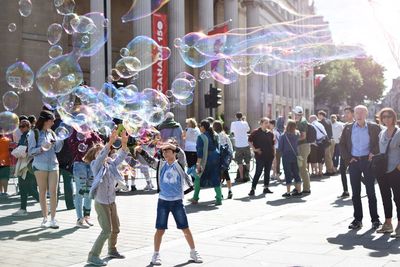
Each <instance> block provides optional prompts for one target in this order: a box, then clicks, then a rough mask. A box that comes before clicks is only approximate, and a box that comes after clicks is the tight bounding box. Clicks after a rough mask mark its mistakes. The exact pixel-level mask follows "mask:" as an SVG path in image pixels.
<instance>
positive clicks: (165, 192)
mask: <svg viewBox="0 0 400 267" xmlns="http://www.w3.org/2000/svg"><path fill="white" fill-rule="evenodd" d="M161 151H162V156H163V158H164V159H160V160H158V159H155V158H154V157H152V156H150V155H149V154H148V153H147V152H146V151H145V150H143V149H142V148H141V147H140V146H137V147H136V148H135V152H136V153H135V154H136V155H138V154H139V155H140V156H141V157H142V158H143V159H144V160H145V161H146V162H147V163H148V164H149V166H150V167H152V168H154V169H156V170H157V179H156V181H157V192H158V193H159V197H158V204H157V219H156V229H157V231H156V233H155V235H154V254H153V257H152V259H151V263H152V264H153V265H161V259H160V253H159V251H160V246H161V240H162V236H163V235H164V232H165V229H168V215H169V213H170V212H171V213H172V215H173V216H174V219H175V222H176V226H177V228H178V229H181V230H182V231H183V233H184V235H185V238H186V241H187V242H188V244H189V246H190V249H191V250H190V258H191V259H192V260H193V261H194V262H196V263H201V262H203V260H202V258H201V256H200V255H199V253H198V252H197V251H196V249H195V246H194V241H193V236H192V233H191V231H190V229H189V224H188V220H187V216H186V211H185V207H184V206H183V197H184V193H185V192H188V191H191V190H192V189H193V185H192V180H191V178H190V177H189V176H188V175H187V174H186V173H185V170H184V167H185V166H186V158H185V153H184V152H183V151H182V149H180V148H178V147H176V146H174V145H172V144H166V145H164V146H162V147H161ZM177 158H178V160H177Z"/></svg>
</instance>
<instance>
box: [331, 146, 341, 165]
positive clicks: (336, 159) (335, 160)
mask: <svg viewBox="0 0 400 267" xmlns="http://www.w3.org/2000/svg"><path fill="white" fill-rule="evenodd" d="M339 156H340V148H339V144H335V150H334V152H333V158H332V160H333V166H334V167H335V168H337V167H338V166H339Z"/></svg>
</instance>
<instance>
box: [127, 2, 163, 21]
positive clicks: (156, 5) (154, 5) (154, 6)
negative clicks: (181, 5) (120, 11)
mask: <svg viewBox="0 0 400 267" xmlns="http://www.w3.org/2000/svg"><path fill="white" fill-rule="evenodd" d="M149 1H151V11H150V13H143V12H142V11H141V10H140V8H138V7H139V6H141V5H144V4H145V3H143V2H149ZM168 2H169V0H134V1H133V3H132V5H131V8H130V9H129V11H128V12H127V13H126V14H125V15H123V16H122V18H121V19H122V22H123V23H125V22H128V21H133V20H138V19H141V18H144V17H147V16H150V15H152V14H154V13H155V12H157V11H158V10H159V9H160V8H162V7H163V6H164V5H165V4H167V3H168Z"/></svg>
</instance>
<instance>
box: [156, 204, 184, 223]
mask: <svg viewBox="0 0 400 267" xmlns="http://www.w3.org/2000/svg"><path fill="white" fill-rule="evenodd" d="M170 212H171V213H172V215H173V216H174V219H175V222H176V227H177V228H178V229H186V228H189V223H188V220H187V216H186V210H185V206H183V201H182V199H180V200H173V201H168V200H163V199H158V204H157V219H156V229H161V230H165V229H168V215H169V213H170Z"/></svg>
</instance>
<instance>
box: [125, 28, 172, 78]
mask: <svg viewBox="0 0 400 267" xmlns="http://www.w3.org/2000/svg"><path fill="white" fill-rule="evenodd" d="M127 48H128V49H129V55H130V56H131V57H135V58H137V59H138V62H140V65H139V66H135V69H134V70H135V71H138V72H139V71H142V70H145V69H147V68H149V67H150V66H152V65H153V64H155V63H156V62H157V61H159V60H167V59H168V58H169V57H170V55H171V50H170V49H169V48H168V47H163V46H160V45H158V44H157V43H156V41H154V40H153V39H151V38H149V37H147V36H137V37H135V38H134V39H133V40H132V41H130V42H129V44H128V45H127Z"/></svg>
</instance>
